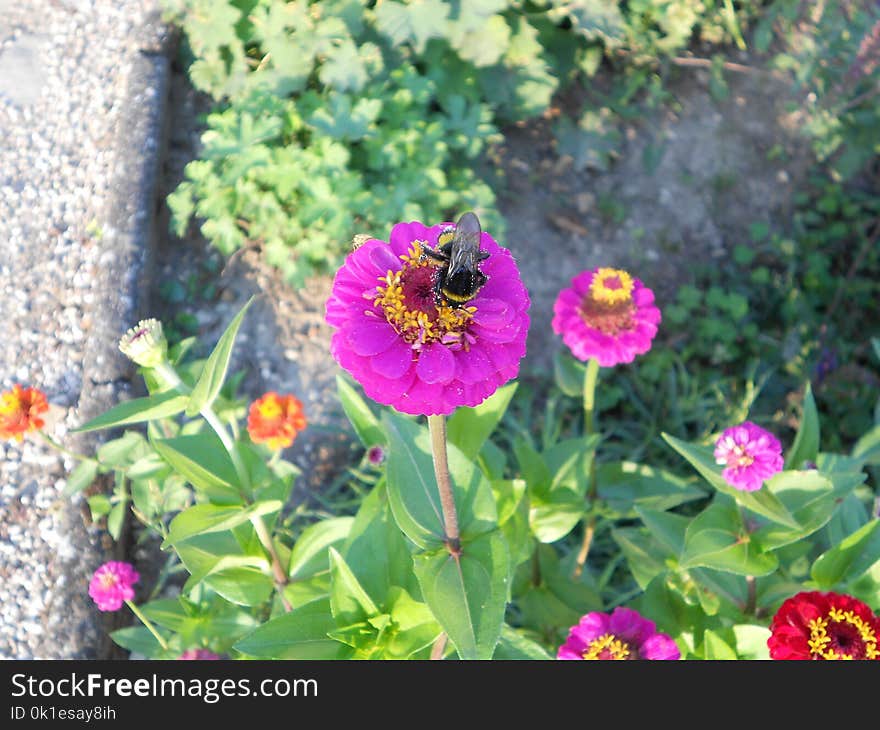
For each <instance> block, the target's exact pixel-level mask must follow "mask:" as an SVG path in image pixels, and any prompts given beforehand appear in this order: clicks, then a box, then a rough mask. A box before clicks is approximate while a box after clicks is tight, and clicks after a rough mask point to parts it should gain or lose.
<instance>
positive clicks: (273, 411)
mask: <svg viewBox="0 0 880 730" xmlns="http://www.w3.org/2000/svg"><path fill="white" fill-rule="evenodd" d="M305 427H306V417H305V415H304V414H303V409H302V403H301V402H300V401H299V399H298V398H295V397H294V396H292V395H278V393H275V392H274V391H270V392H268V393H266V394H265V395H264V396H263V397H262V398H258V399H257V400H255V401H254V402H253V403H251V407H250V410H249V411H248V424H247V429H248V433H249V434H250V437H251V440H252V441H253V442H254V443H257V444H259V443H265V444H267V445H268V446H269V448H270V449H273V450H274V449H283V448H286V447H287V446H290V445H291V444H292V443H293V440H294V439H295V438H296V435H297V434H298V433H299V432H300V431H302V430H303V429H304V428H305Z"/></svg>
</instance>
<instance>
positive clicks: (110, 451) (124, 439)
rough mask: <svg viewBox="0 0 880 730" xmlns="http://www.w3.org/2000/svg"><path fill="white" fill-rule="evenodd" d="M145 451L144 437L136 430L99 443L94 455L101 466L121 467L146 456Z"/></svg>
mask: <svg viewBox="0 0 880 730" xmlns="http://www.w3.org/2000/svg"><path fill="white" fill-rule="evenodd" d="M147 452H148V447H147V442H146V439H144V437H143V436H141V434H139V433H138V432H137V431H126V432H125V433H124V434H122V436H120V437H119V438H118V439H113V440H112V441H107V442H105V443H103V444H101V445H100V446H99V447H98V451H97V454H96V456H97V457H98V461H99V462H101V466H104V467H108V466H111V467H122V466H127V465H129V464H132V463H134V462H135V461H137V460H138V459H140V458H141V457H142V456H146V454H147Z"/></svg>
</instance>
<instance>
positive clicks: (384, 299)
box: [373, 241, 477, 349]
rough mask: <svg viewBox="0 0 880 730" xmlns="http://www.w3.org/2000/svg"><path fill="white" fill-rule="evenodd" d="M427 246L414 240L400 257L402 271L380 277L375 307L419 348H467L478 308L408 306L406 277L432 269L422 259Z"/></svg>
mask: <svg viewBox="0 0 880 730" xmlns="http://www.w3.org/2000/svg"><path fill="white" fill-rule="evenodd" d="M423 244H424V242H423V241H413V243H412V246H411V247H410V249H409V251H408V252H407V253H405V254H402V255H401V257H400V258H401V260H402V261H403V266H402V267H401V269H400V270H399V271H390V270H389V271H387V272H386V274H385V276H382V277H379V281H380V282H381V283H380V284H379V286H377V287H376V292H377V296H376V297H375V299H374V300H373V304H374V305H375V306H378V307H381V308H382V310H383V312H384V313H385V318H386V319H387V320H388V322H389V323H390V324H391V325H392V326H393V327H394V329H395V330H396V331H397V332H398V334H400V335H401V337H403V339H404V340H406V341H407V342H408V343H410V344H411V345H413V346H414V347H415V348H419V347H421V346H423V345H426V344H428V343H431V342H438V341H441V340H442V341H443V342H444V343H445V344H449V345H453V346H455V345H456V344H459V345H460V346H462V347H464V348H465V349H467V347H468V342H467V340H466V339H465V338H464V336H463V332H464V330H465V328H466V327H467V325H468V323H469V322H470V321H471V320H472V319H473V317H474V312H476V311H477V308H476V307H473V306H471V307H458V308H453V307H450V306H448V305H446V304H441V305H439V306H438V305H436V304H435V303H434V302H433V301H432V302H430V304H429V305H427V306H426V308H425V309H418V308H410V306H408V304H409V303H408V302H407V292H406V291H405V290H404V284H405V283H406V276H407V275H408V274H410V275H411V274H412V272H414V271H416V270H418V269H423V268H429V267H431V266H432V264H431V263H430V262H429V261H427V260H425V261H423V260H422V245H423Z"/></svg>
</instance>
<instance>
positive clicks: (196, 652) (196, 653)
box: [177, 649, 220, 660]
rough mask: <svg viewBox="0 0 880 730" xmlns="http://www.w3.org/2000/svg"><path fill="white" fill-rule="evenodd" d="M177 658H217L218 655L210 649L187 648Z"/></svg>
mask: <svg viewBox="0 0 880 730" xmlns="http://www.w3.org/2000/svg"><path fill="white" fill-rule="evenodd" d="M177 658H178V659H193V660H200V659H219V658H220V655H219V654H215V653H214V652H213V651H211V650H210V649H187V650H186V651H185V652H183V654H181V655H180V656H179V657H177Z"/></svg>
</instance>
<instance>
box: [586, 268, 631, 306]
mask: <svg viewBox="0 0 880 730" xmlns="http://www.w3.org/2000/svg"><path fill="white" fill-rule="evenodd" d="M633 288H634V284H633V280H632V277H631V276H630V275H629V274H628V273H627V272H626V271H623V270H622V269H611V268H607V267H603V268H601V269H599V270H598V271H597V272H596V273H595V274H594V275H593V281H592V283H591V284H590V294H591V295H592V297H593V301H595V302H602V303H604V304H620V303H622V302H628V301H630V300H631V299H632V293H633Z"/></svg>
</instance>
